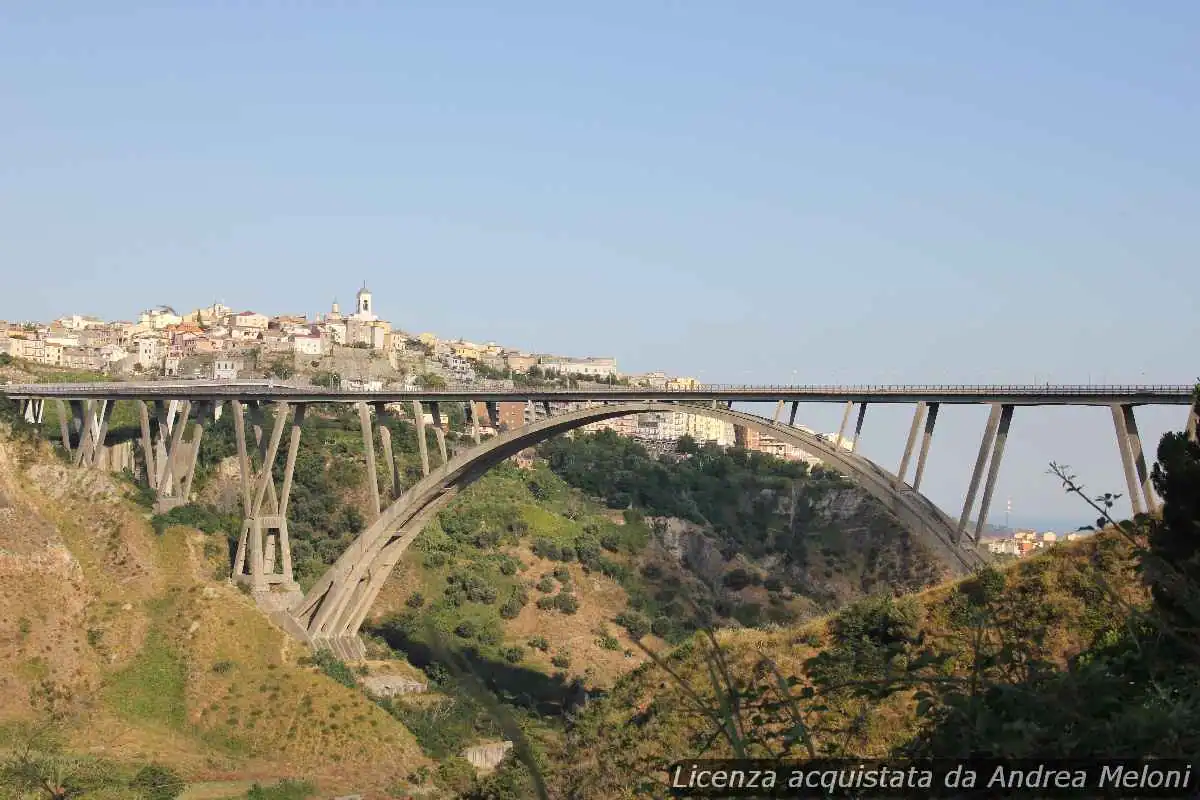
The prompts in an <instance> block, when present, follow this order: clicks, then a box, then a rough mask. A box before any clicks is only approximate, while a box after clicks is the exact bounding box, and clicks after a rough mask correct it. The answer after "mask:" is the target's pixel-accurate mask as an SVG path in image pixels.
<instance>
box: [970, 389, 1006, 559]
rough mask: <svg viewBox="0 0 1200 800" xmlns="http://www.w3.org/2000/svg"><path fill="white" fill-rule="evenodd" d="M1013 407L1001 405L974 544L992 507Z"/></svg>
mask: <svg viewBox="0 0 1200 800" xmlns="http://www.w3.org/2000/svg"><path fill="white" fill-rule="evenodd" d="M1012 415H1013V407H1012V406H1011V405H1004V406H1001V409H1000V424H999V426H998V427H997V428H996V443H995V444H994V445H993V446H992V457H991V459H990V461H989V463H988V476H987V483H985V484H984V486H983V501H982V502H981V503H980V504H979V519H978V520H977V521H976V523H975V544H979V540H980V538H982V536H983V526H984V525H985V524H987V516H988V511H990V510H991V507H992V493H993V492H994V491H995V490H996V478H997V477H998V476H999V475H1000V459H1001V458H1003V457H1004V444H1005V442H1007V441H1008V429H1009V426H1011V425H1012Z"/></svg>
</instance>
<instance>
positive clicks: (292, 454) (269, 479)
mask: <svg viewBox="0 0 1200 800" xmlns="http://www.w3.org/2000/svg"><path fill="white" fill-rule="evenodd" d="M274 405H275V419H274V424H273V425H272V428H271V435H270V437H269V439H268V438H264V437H262V436H261V435H260V434H261V433H264V432H265V431H263V430H262V425H261V424H255V426H254V427H255V429H256V430H255V433H256V438H258V439H259V441H258V444H259V445H260V452H262V466H261V468H260V469H259V470H258V472H257V473H255V472H254V469H253V465H252V463H251V460H250V456H249V449H248V447H247V442H246V425H245V419H244V416H243V407H242V403H241V402H240V401H238V400H234V401H233V408H232V413H233V427H234V433H235V435H236V438H237V449H238V462H239V466H240V469H239V470H238V471H239V473H240V478H241V484H242V513H243V515H244V519H243V521H242V532H241V536H240V537H239V539H238V546H237V553H236V555H235V556H234V563H233V574H232V577H233V580H234V581H236V582H238V583H244V584H248V585H249V587H250V591H251V592H252V593H253V594H255V596H256V599H258V600H259V601H260V604H261V605H264V606H268V607H274V606H278V605H283V606H284V607H286V606H288V605H290V604H291V603H292V602H294V601H295V600H297V599H299V597H298V595H299V592H300V586H299V585H298V584H297V583H296V581H295V578H294V576H293V574H292V548H291V539H290V537H289V535H288V527H287V506H288V500H289V499H290V497H291V491H292V477H293V474H294V472H295V468H296V455H297V453H298V451H299V448H300V432H301V429H302V426H303V424H304V411H305V407H304V406H303V405H297V406H296V410H295V415H294V418H293V421H292V430H291V435H290V438H289V441H288V453H287V460H286V462H285V465H284V474H283V485H282V492H281V494H280V496H279V497H278V499H277V498H276V495H275V479H274V475H273V474H272V472H273V469H274V466H275V459H276V456H277V455H278V453H279V445H280V441H281V440H282V439H283V429H284V426H285V425H286V423H287V417H288V413H289V410H290V409H289V404H288V403H286V402H282V401H280V402H276V403H275V404H274ZM252 415H253V418H256V421H257V419H261V410H260V409H257V408H255V409H252ZM276 565H278V566H279V569H278V570H276V568H275V567H276ZM273 587H278V588H279V589H280V590H282V591H283V592H284V594H285V598H284V600H283V602H282V603H281V604H276V603H272V602H270V600H268V599H266V598H263V597H260V596H261V595H266V594H268V593H270V592H271V590H272V588H273Z"/></svg>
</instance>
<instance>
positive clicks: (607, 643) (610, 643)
mask: <svg viewBox="0 0 1200 800" xmlns="http://www.w3.org/2000/svg"><path fill="white" fill-rule="evenodd" d="M596 644H597V645H599V646H600V647H601V648H603V649H605V650H620V649H621V643H620V642H619V641H618V640H617V637H615V636H613V635H612V634H611V633H606V634H604V635H603V636H601V637H600V638H599V639H597V640H596Z"/></svg>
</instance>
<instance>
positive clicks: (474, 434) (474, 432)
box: [467, 400, 479, 444]
mask: <svg viewBox="0 0 1200 800" xmlns="http://www.w3.org/2000/svg"><path fill="white" fill-rule="evenodd" d="M467 411H468V413H470V415H471V438H472V439H473V440H474V441H475V444H479V409H478V408H477V407H476V406H475V401H474V400H468V401H467Z"/></svg>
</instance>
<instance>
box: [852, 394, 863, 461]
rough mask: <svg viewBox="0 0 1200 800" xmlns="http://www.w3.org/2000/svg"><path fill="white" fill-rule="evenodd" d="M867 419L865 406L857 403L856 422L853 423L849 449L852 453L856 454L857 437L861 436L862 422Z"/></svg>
mask: <svg viewBox="0 0 1200 800" xmlns="http://www.w3.org/2000/svg"><path fill="white" fill-rule="evenodd" d="M866 418H867V404H866V403H859V405H858V421H857V422H855V423H854V441H853V442H851V444H850V447H851V449H852V450H853V451H854V452H856V453H857V452H858V437H859V436H861V435H862V426H863V420H864V419H866Z"/></svg>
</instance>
